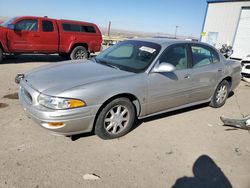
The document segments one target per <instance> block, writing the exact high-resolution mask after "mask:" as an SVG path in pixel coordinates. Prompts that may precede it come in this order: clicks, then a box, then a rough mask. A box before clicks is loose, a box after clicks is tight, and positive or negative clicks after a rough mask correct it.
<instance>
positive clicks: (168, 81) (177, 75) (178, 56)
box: [147, 44, 192, 114]
mask: <svg viewBox="0 0 250 188" xmlns="http://www.w3.org/2000/svg"><path fill="white" fill-rule="evenodd" d="M163 62H165V63H170V64H172V65H174V66H175V67H176V70H175V71H173V72H166V73H154V72H151V73H150V74H149V77H148V105H147V113H148V114H151V113H156V112H159V111H163V110H167V109H169V108H174V107H177V106H181V105H185V104H188V103H190V101H191V99H190V94H191V92H192V81H191V79H190V69H189V66H190V52H189V50H188V46H187V45H186V44H177V45H172V46H169V47H168V48H167V49H166V50H165V51H164V52H163V54H162V55H161V56H160V58H159V62H158V63H163Z"/></svg>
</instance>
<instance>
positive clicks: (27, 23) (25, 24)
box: [15, 19, 38, 31]
mask: <svg viewBox="0 0 250 188" xmlns="http://www.w3.org/2000/svg"><path fill="white" fill-rule="evenodd" d="M15 28H16V29H17V30H25V31H37V30H38V24H37V20H33V19H29V20H21V21H19V22H17V23H16V25H15Z"/></svg>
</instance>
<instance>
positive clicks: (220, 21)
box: [201, 1, 250, 48]
mask: <svg viewBox="0 0 250 188" xmlns="http://www.w3.org/2000/svg"><path fill="white" fill-rule="evenodd" d="M242 7H250V1H245V2H244V1H239V2H220V3H209V4H208V9H207V15H206V20H205V24H204V28H203V32H205V33H206V34H205V36H202V39H201V41H202V42H208V33H209V32H218V36H217V40H216V45H215V47H217V48H219V47H221V45H222V44H228V45H231V46H232V45H233V40H234V37H235V34H236V31H237V27H238V22H239V18H240V13H241V8H242Z"/></svg>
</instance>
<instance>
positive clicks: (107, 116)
mask: <svg viewBox="0 0 250 188" xmlns="http://www.w3.org/2000/svg"><path fill="white" fill-rule="evenodd" d="M134 120H135V108H134V105H133V104H132V102H131V101H130V100H129V99H127V98H118V99H115V100H113V101H111V102H110V103H108V104H107V105H106V106H105V107H104V108H103V109H102V110H101V112H100V113H99V115H98V117H97V120H96V125H95V134H96V135H98V136H99V137H100V138H102V139H113V138H118V137H121V136H123V135H125V134H126V133H128V132H129V131H130V129H131V127H132V125H133V123H134Z"/></svg>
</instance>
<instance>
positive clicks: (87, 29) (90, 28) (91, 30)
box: [81, 25, 96, 33]
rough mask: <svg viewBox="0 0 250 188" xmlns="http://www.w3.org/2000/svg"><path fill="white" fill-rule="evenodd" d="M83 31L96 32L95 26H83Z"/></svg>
mask: <svg viewBox="0 0 250 188" xmlns="http://www.w3.org/2000/svg"><path fill="white" fill-rule="evenodd" d="M81 32H87V33H96V31H95V28H94V27H93V26H84V25H82V26H81Z"/></svg>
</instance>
